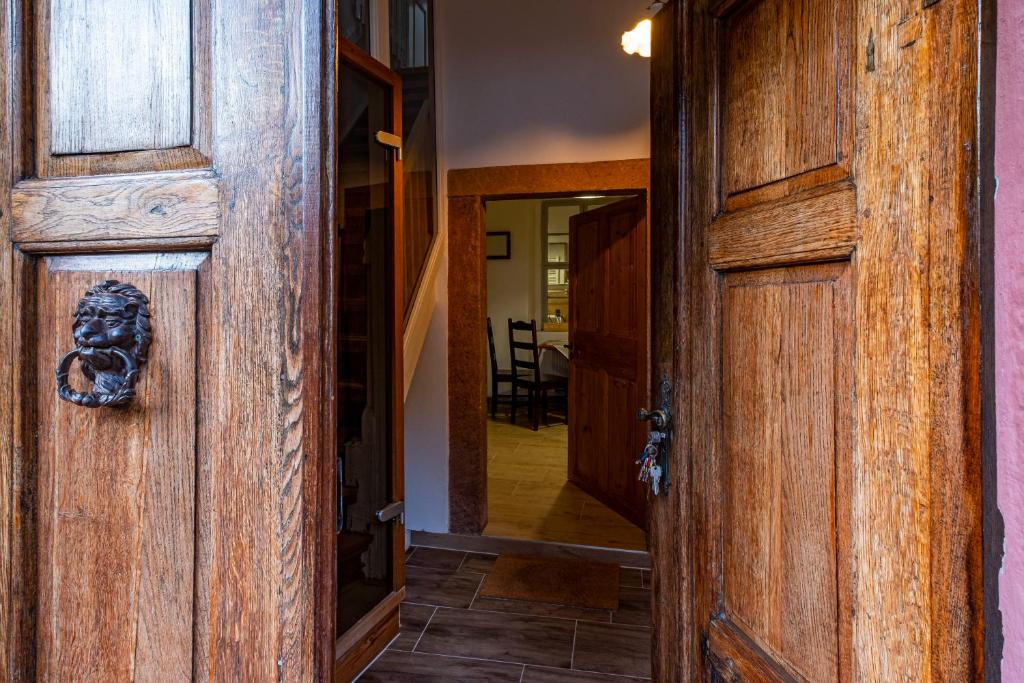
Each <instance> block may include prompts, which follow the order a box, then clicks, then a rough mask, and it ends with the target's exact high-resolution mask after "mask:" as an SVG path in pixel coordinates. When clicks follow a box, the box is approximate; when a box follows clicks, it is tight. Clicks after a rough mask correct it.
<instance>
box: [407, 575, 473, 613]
mask: <svg viewBox="0 0 1024 683" xmlns="http://www.w3.org/2000/svg"><path fill="white" fill-rule="evenodd" d="M483 579H484V577H483V576H482V575H481V574H470V573H462V572H458V571H455V570H452V569H437V568H435V567H419V566H416V565H409V566H408V567H406V568H405V599H406V601H408V602H415V603H418V604H421V605H438V606H442V607H469V605H470V603H471V602H473V596H475V595H476V590H477V588H479V587H480V582H481V581H483Z"/></svg>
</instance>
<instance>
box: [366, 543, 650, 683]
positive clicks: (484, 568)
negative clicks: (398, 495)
mask: <svg viewBox="0 0 1024 683" xmlns="http://www.w3.org/2000/svg"><path fill="white" fill-rule="evenodd" d="M494 560H495V556H494V555H478V554H474V553H464V552H456V551H452V550H437V549H433V548H414V549H413V550H412V553H411V554H410V555H409V557H408V559H407V567H406V598H405V602H403V603H402V610H401V620H402V630H401V633H400V635H399V636H398V638H397V639H396V640H395V641H394V642H393V643H392V644H391V645H390V646H389V648H388V649H387V651H385V652H384V654H383V655H381V657H380V658H379V659H378V660H377V661H376V662H374V664H373V665H372V666H371V667H370V668H369V669H368V670H367V671H366V673H364V674H363V676H362V678H360V679H359V680H360V681H363V682H376V681H382V682H387V683H402V682H403V681H438V682H441V681H445V682H447V681H512V682H513V683H517V682H522V683H558V682H562V681H565V682H567V683H591V682H593V683H597V682H604V683H628V681H630V680H637V679H649V678H650V676H651V664H650V650H651V629H650V621H651V611H650V610H651V608H650V589H649V587H650V585H651V584H650V574H649V573H648V572H647V571H646V570H643V571H642V570H639V569H626V568H624V569H623V570H622V579H621V584H622V585H621V587H620V589H619V590H620V598H619V600H620V602H619V609H618V610H616V611H614V612H612V611H608V610H595V609H581V608H576V607H569V606H565V605H547V604H543V603H536V602H526V601H522V600H499V599H495V598H481V597H479V595H478V592H479V589H480V585H481V584H482V583H483V579H484V576H485V575H486V574H487V572H488V571H489V570H490V568H491V566H492V565H493V563H494Z"/></svg>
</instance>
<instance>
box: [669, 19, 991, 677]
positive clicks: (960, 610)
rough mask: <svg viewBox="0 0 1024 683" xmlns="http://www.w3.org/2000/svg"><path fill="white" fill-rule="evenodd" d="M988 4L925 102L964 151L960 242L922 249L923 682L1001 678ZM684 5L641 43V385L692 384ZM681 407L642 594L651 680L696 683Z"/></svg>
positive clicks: (688, 484)
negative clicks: (926, 294) (646, 371)
mask: <svg viewBox="0 0 1024 683" xmlns="http://www.w3.org/2000/svg"><path fill="white" fill-rule="evenodd" d="M995 6H996V3H995V2H991V3H988V2H986V3H982V4H981V9H982V11H981V16H980V19H981V21H980V30H981V40H980V41H978V42H977V44H976V45H977V47H976V48H975V49H977V51H978V54H976V55H974V56H975V57H976V58H977V67H978V71H977V73H976V74H975V73H968V74H966V75H965V76H964V79H965V80H964V81H959V82H951V81H946V82H945V83H941V84H939V85H937V86H935V89H934V91H933V93H932V96H933V97H942V96H943V95H944V94H952V95H954V96H952V97H950V98H949V101H950V103H951V104H950V105H949V108H948V111H951V112H955V113H956V115H957V116H959V117H961V120H962V121H966V122H969V124H968V125H970V126H971V129H970V139H971V140H972V142H973V143H974V149H973V150H972V151H969V152H968V153H966V154H964V155H963V156H962V157H960V158H959V160H958V161H959V165H957V166H955V167H954V168H952V169H951V175H953V176H955V179H954V180H951V181H950V187H953V188H956V192H957V196H956V199H955V200H948V199H947V200H944V201H943V202H942V204H941V205H940V208H939V209H938V211H939V213H938V214H937V218H936V219H934V220H936V221H941V220H942V217H943V215H945V216H946V217H949V218H955V220H956V222H957V225H958V227H959V228H960V229H961V230H962V234H963V241H962V242H957V241H956V240H954V239H945V240H943V239H937V240H935V243H934V244H933V246H932V247H931V257H932V258H933V259H934V260H935V261H937V262H943V263H944V265H945V266H946V267H947V268H948V270H947V272H948V273H952V274H953V276H951V277H950V280H951V282H947V283H946V284H945V285H943V284H938V285H933V287H932V290H933V299H934V300H937V301H939V303H934V302H933V304H932V305H933V310H937V311H939V312H940V313H941V314H940V315H939V316H938V318H937V320H936V321H935V324H934V328H933V329H932V331H931V332H930V334H929V339H930V343H931V344H932V345H934V346H935V347H936V348H939V349H942V348H945V349H946V351H945V352H944V353H943V354H942V356H943V357H942V359H940V360H939V361H938V365H939V367H938V369H936V370H933V375H932V381H931V382H930V392H931V395H932V397H933V399H934V401H935V404H936V412H935V414H934V415H933V417H932V427H931V428H932V431H933V435H932V436H931V438H932V439H933V446H934V449H933V453H934V457H933V459H932V463H931V466H930V474H929V476H930V479H931V481H932V484H931V486H930V494H931V496H932V500H931V506H932V507H933V508H934V509H936V510H938V511H939V513H938V514H936V516H935V520H934V521H933V523H932V525H931V529H930V534H929V537H930V541H931V543H932V548H933V550H932V556H931V557H932V558H933V562H932V565H931V566H932V569H931V574H932V575H931V578H930V587H929V589H928V590H929V591H930V592H931V593H933V604H932V606H931V612H930V614H931V630H930V633H931V641H932V645H931V647H932V654H931V671H932V673H933V674H935V675H941V673H943V672H950V671H958V670H959V671H963V670H969V671H971V672H972V674H973V676H975V677H977V678H979V679H980V678H984V680H999V677H1000V674H999V660H1000V658H1001V649H1002V627H1001V615H1000V613H999V605H998V600H999V594H998V593H999V591H998V573H999V567H1000V563H1001V557H1002V539H1003V530H1002V521H1001V517H1000V515H999V511H998V506H997V500H996V444H995V417H994V415H995V396H994V388H993V387H994V382H995V375H994V351H993V348H994V345H993V337H994V334H995V332H994V322H993V321H994V312H993V311H994V297H995V283H994V276H993V261H994V258H993V226H994V217H993V213H994V210H993V198H994V189H995V177H994V141H993V140H994V136H995V51H996V39H995V36H996V30H995V28H996V23H995V11H996V10H995ZM687 7H688V5H686V4H685V3H683V2H682V1H681V0H668V2H667V3H666V5H665V6H664V8H663V9H662V11H661V12H660V13H659V15H658V16H657V18H656V20H655V22H654V36H653V41H652V42H653V49H654V55H653V59H652V93H651V94H652V137H653V139H654V140H655V141H656V142H655V145H654V148H653V149H652V178H651V180H652V193H651V223H650V225H651V251H652V253H655V254H660V255H662V256H663V257H662V258H654V259H652V280H651V294H652V300H651V315H652V356H651V369H652V379H656V378H657V377H659V376H660V375H661V374H662V373H663V372H667V373H669V374H670V375H671V376H674V377H676V378H689V377H691V376H692V354H694V353H696V352H697V351H698V350H697V349H694V348H692V342H691V339H690V335H689V334H688V332H687V331H688V329H689V326H690V311H691V306H692V301H691V299H690V296H689V295H688V293H687V290H688V289H690V287H689V286H688V283H687V282H686V265H687V263H688V261H690V260H691V259H693V258H694V251H693V250H694V249H696V248H698V247H699V245H695V244H693V239H692V237H691V235H689V234H688V232H687V231H686V229H685V226H686V225H687V220H686V218H685V216H686V215H687V211H688V206H689V202H690V196H689V195H690V192H691V188H690V187H689V186H688V184H687V182H686V180H685V173H684V172H683V165H684V163H685V159H686V158H687V156H686V155H687V154H692V152H691V150H690V144H689V141H688V139H687V134H686V131H687V124H686V122H687V120H689V119H690V118H691V117H692V116H694V115H696V114H697V113H699V110H695V109H693V108H692V107H693V106H694V102H693V98H692V97H689V96H686V95H687V93H686V92H685V90H686V89H688V88H689V87H690V85H689V81H688V80H687V79H688V77H689V75H690V72H691V70H692V69H693V68H694V66H693V64H692V62H691V56H690V55H689V54H688V46H687V45H686V41H685V40H683V39H682V38H683V36H685V35H686V31H687V30H688V28H689V22H690V21H691V20H692V18H691V17H689V16H687V13H686V11H685V10H686V9H687ZM963 30H964V31H969V32H970V33H972V34H973V33H974V31H975V30H976V29H975V25H974V24H971V25H970V26H969V27H968V28H966V29H963ZM962 35H963V33H962V32H961V33H960V34H959V35H958V37H960V36H962ZM968 42H971V41H968ZM960 47H963V45H961V46H960ZM966 61H967V62H968V63H971V64H974V63H975V62H974V61H973V60H970V59H968V60H966ZM975 78H976V79H977V80H976V81H975V80H973V79H975ZM965 83H966V85H964V84H965ZM680 84H682V86H681V87H682V88H683V92H680ZM939 91H941V92H939ZM950 118H951V119H952V118H953V116H952V115H951V116H950ZM952 125H953V124H947V126H948V127H951V126H952ZM957 201H959V202H960V203H959V204H956V202H957ZM956 206H958V207H959V210H956V209H955V208H954V207H956ZM943 212H945V214H944V213H943ZM939 234H941V233H939ZM942 300H944V301H945V303H942ZM690 397H691V387H690V386H689V385H687V384H685V383H684V382H683V381H677V382H676V384H675V386H674V387H673V405H675V406H676V407H677V409H676V410H675V413H674V415H673V429H674V440H675V443H677V444H680V445H677V446H675V447H674V449H673V450H674V455H675V457H676V462H678V463H680V466H678V467H677V468H675V469H674V471H673V479H674V484H673V487H672V488H671V489H670V492H669V495H668V496H667V497H664V498H661V499H659V501H658V503H656V504H654V505H652V510H651V525H652V529H651V535H650V539H651V540H650V542H651V556H652V578H653V581H654V587H653V590H652V593H653V594H654V595H656V596H658V599H656V600H655V601H654V603H653V606H654V607H653V620H654V621H653V632H654V634H655V637H654V638H653V661H652V664H653V668H652V678H653V679H654V680H697V679H698V678H699V676H700V667H701V661H702V656H703V655H702V651H701V642H700V641H701V638H700V629H699V626H698V623H700V621H701V615H697V614H694V613H692V612H690V611H689V609H688V605H692V604H693V596H694V592H695V586H694V580H693V576H694V572H693V568H694V566H695V564H694V563H695V560H696V558H695V557H694V552H693V543H692V541H693V515H692V513H691V508H690V505H691V500H692V497H693V496H694V495H696V491H694V483H693V474H692V472H691V468H690V466H689V463H690V462H691V460H690V459H691V458H692V457H696V456H697V454H692V453H688V448H687V447H686V446H685V445H682V444H689V443H690V431H691V415H690V404H691V402H690ZM944 410H948V414H951V415H953V416H954V418H956V417H959V418H962V424H960V425H959V426H953V427H949V428H948V429H947V428H945V427H944V425H943V424H942V422H943V421H944V419H945V417H946V413H944V412H943V411H944ZM954 421H956V420H954ZM958 430H959V431H958ZM682 463H686V464H685V465H684V464H682ZM705 616H706V615H705Z"/></svg>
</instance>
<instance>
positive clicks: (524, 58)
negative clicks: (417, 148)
mask: <svg viewBox="0 0 1024 683" xmlns="http://www.w3.org/2000/svg"><path fill="white" fill-rule="evenodd" d="M649 4H650V3H649V0H557V1H553V0H514V1H510V0H508V1H507V0H489V1H487V2H480V0H439V2H437V3H436V7H437V10H438V20H439V21H440V22H441V23H442V25H443V36H442V37H441V38H440V40H439V42H441V41H443V46H442V49H443V52H444V64H443V65H442V69H443V70H444V92H443V93H442V96H443V97H444V101H445V102H444V110H445V111H444V117H445V120H444V124H443V125H444V128H445V156H446V157H447V164H448V167H449V168H475V167H479V166H498V165H513V164H546V163H559V162H587V161H606V160H613V159H638V158H645V157H648V156H650V107H649V100H650V63H649V61H648V60H645V59H641V58H640V57H629V56H628V55H626V54H625V53H623V52H622V49H621V47H620V46H619V43H620V39H621V36H622V33H623V32H624V31H626V30H629V29H631V28H633V26H634V25H635V24H636V22H637V21H638V20H639V19H640V18H642V17H643V16H646V15H645V13H644V12H645V9H646V8H647V5H649Z"/></svg>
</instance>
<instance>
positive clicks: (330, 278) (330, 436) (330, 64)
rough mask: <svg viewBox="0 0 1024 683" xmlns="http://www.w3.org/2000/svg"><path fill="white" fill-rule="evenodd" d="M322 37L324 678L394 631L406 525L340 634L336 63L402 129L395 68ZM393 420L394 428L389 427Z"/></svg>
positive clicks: (361, 659)
mask: <svg viewBox="0 0 1024 683" xmlns="http://www.w3.org/2000/svg"><path fill="white" fill-rule="evenodd" d="M325 33H326V34H327V38H326V39H325V43H326V44H328V45H331V46H332V48H331V49H328V50H325V60H324V66H323V69H324V73H325V74H326V77H325V78H324V79H323V80H324V93H323V95H322V96H323V98H324V102H325V103H326V106H325V107H324V111H323V136H324V142H323V150H324V168H325V173H324V196H323V203H324V205H325V210H324V225H323V241H322V253H321V255H320V257H321V260H322V264H323V265H322V272H323V279H322V284H321V291H320V296H321V301H322V312H321V315H322V316H323V320H324V325H323V328H322V330H321V331H320V332H321V335H322V339H321V344H322V349H323V359H324V361H325V362H324V363H323V370H322V389H321V390H322V392H323V402H322V411H321V415H322V422H321V425H320V433H321V444H322V453H323V454H324V455H323V457H322V458H321V459H320V460H321V462H320V468H319V471H318V477H317V479H318V489H319V496H318V498H319V503H320V504H319V516H318V517H317V519H316V522H315V523H316V524H318V525H319V529H318V531H317V537H318V538H319V541H320V543H319V547H318V551H317V552H318V555H317V572H316V576H317V581H316V583H317V586H316V589H315V595H316V596H317V601H316V611H317V613H316V626H315V628H316V632H317V638H316V641H317V653H316V656H317V659H318V661H319V662H320V664H321V667H322V671H324V672H328V673H326V675H325V679H327V678H329V679H330V680H348V679H350V678H351V677H354V676H355V675H357V674H359V673H360V672H361V671H362V670H363V669H364V668H365V667H366V666H367V665H369V664H370V662H372V661H373V659H374V658H375V657H376V656H377V654H378V653H379V652H380V651H381V650H382V649H383V647H384V646H386V645H387V643H388V642H389V641H390V640H391V638H392V637H394V636H395V635H396V634H397V630H398V606H399V604H400V603H401V601H402V598H403V597H404V594H405V588H404V586H405V563H404V557H405V525H404V522H403V521H402V519H401V518H398V519H396V520H395V521H394V522H393V524H394V527H393V538H392V546H393V547H392V553H393V557H394V558H395V560H394V562H395V564H394V569H393V576H392V593H391V594H390V595H389V596H387V597H386V598H384V600H382V601H381V602H380V603H378V605H377V607H375V608H374V609H373V610H371V611H370V612H369V613H367V614H366V615H365V616H364V617H363V618H362V619H361V620H360V621H358V622H357V623H356V624H355V625H354V626H352V627H351V628H349V629H348V630H347V631H346V632H345V633H344V634H339V633H337V627H336V612H337V540H336V519H337V514H338V505H337V504H338V501H337V496H336V495H335V487H334V484H335V481H336V479H337V459H336V457H334V456H335V454H336V453H337V448H338V430H337V419H338V405H337V397H336V391H335V387H336V385H337V379H338V373H337V363H333V362H327V361H328V359H333V358H336V356H337V349H338V343H337V329H336V325H335V321H336V320H337V319H338V316H339V315H340V301H339V299H338V297H337V296H336V293H337V292H339V291H340V286H341V272H340V268H339V264H338V258H339V257H340V252H339V251H338V246H337V234H336V233H337V230H336V226H337V221H338V210H339V206H340V202H338V201H337V199H336V193H337V191H338V189H339V188H338V182H337V180H338V177H339V175H338V174H339V173H340V168H339V160H338V154H337V145H338V144H340V141H341V140H340V131H339V129H338V126H339V125H340V123H339V120H338V119H339V117H338V115H337V113H338V111H339V98H340V97H342V96H343V95H342V94H340V93H339V92H338V84H339V83H340V77H339V73H338V72H339V70H340V68H341V66H342V64H344V65H346V66H349V67H352V68H354V69H356V70H357V71H359V72H360V73H361V74H362V75H364V76H366V77H367V78H369V79H371V80H374V81H377V82H381V83H384V84H386V85H387V86H388V87H390V88H391V119H392V130H393V132H394V134H396V135H398V136H399V137H401V135H402V79H401V77H400V76H399V75H398V74H396V73H395V72H394V71H392V70H391V69H389V68H388V67H387V66H385V65H384V64H382V63H380V62H378V61H377V60H376V59H374V58H373V57H372V56H371V55H369V54H368V53H366V52H365V51H364V50H362V49H361V48H360V47H358V46H357V45H355V44H354V43H352V42H351V41H348V40H346V39H344V38H340V37H339V34H338V25H337V23H336V21H334V20H330V21H327V22H325ZM391 177H392V183H393V185H394V188H395V189H394V194H393V202H392V207H391V226H392V233H391V235H392V239H391V245H390V249H391V251H392V253H393V254H394V255H395V259H396V260H393V261H392V263H391V267H390V273H389V275H390V280H391V282H392V286H393V291H392V297H391V301H390V302H389V306H388V318H389V320H390V321H391V323H390V327H391V333H392V335H395V339H394V340H393V342H394V343H393V344H392V346H393V349H394V353H393V355H392V358H391V385H392V386H391V416H392V417H391V421H392V425H393V429H392V430H391V433H392V443H391V448H392V461H393V462H392V487H393V490H394V491H395V498H396V500H401V499H403V498H404V477H405V474H404V464H405V459H404V455H403V453H404V450H403V446H404V444H403V435H404V430H403V429H402V428H401V426H402V425H403V424H404V408H405V400H404V398H405V395H404V387H405V373H404V372H403V345H402V335H403V329H404V324H403V323H404V291H405V288H404V285H403V283H404V277H405V270H404V267H403V266H402V256H403V254H404V253H405V250H404V243H403V234H404V233H403V229H402V227H403V220H404V216H403V214H404V202H403V195H402V191H403V182H402V160H401V158H399V159H397V160H394V161H393V163H392V166H391ZM394 427H397V428H394Z"/></svg>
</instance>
